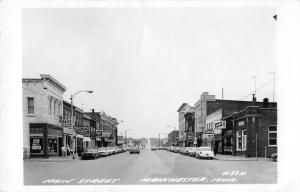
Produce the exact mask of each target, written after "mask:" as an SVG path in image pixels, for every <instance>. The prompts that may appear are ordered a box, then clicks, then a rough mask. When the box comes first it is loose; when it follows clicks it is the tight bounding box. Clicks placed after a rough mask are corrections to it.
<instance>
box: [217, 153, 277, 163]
mask: <svg viewBox="0 0 300 192" xmlns="http://www.w3.org/2000/svg"><path fill="white" fill-rule="evenodd" d="M215 159H216V160H221V161H256V158H255V157H245V156H233V155H221V154H217V155H216V156H215ZM257 160H258V161H273V160H272V159H271V158H264V157H258V158H257Z"/></svg>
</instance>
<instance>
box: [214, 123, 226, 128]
mask: <svg viewBox="0 0 300 192" xmlns="http://www.w3.org/2000/svg"><path fill="white" fill-rule="evenodd" d="M215 128H216V129H225V128H226V121H215Z"/></svg>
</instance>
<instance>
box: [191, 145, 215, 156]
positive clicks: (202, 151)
mask: <svg viewBox="0 0 300 192" xmlns="http://www.w3.org/2000/svg"><path fill="white" fill-rule="evenodd" d="M195 157H197V158H206V159H213V158H214V157H215V154H214V152H213V151H212V150H211V148H210V147H199V148H198V149H197V150H196V155H195Z"/></svg>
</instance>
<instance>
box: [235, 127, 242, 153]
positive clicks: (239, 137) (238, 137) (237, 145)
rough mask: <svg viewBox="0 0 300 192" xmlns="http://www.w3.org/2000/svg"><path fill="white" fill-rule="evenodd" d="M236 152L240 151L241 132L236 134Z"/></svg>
mask: <svg viewBox="0 0 300 192" xmlns="http://www.w3.org/2000/svg"><path fill="white" fill-rule="evenodd" d="M236 150H237V151H241V150H242V134H241V131H237V132H236Z"/></svg>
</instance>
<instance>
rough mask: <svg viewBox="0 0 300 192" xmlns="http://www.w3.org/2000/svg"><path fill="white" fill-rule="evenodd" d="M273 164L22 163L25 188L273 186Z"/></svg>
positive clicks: (156, 158)
mask: <svg viewBox="0 0 300 192" xmlns="http://www.w3.org/2000/svg"><path fill="white" fill-rule="evenodd" d="M276 170H277V163H276V162H272V161H266V160H260V161H223V160H203V159H201V160H200V159H196V158H194V157H189V156H184V155H181V154H177V153H172V152H169V151H149V150H142V151H141V153H140V154H129V152H125V153H120V154H116V155H113V156H108V157H103V158H100V159H96V160H80V159H76V160H71V161H58V162H55V161H53V162H51V161H49V162H41V161H31V160H25V161H24V184H25V185H49V184H64V185H65V184H71V185H76V184H80V185H82V184H185V183H186V184H218V183H220V184H224V183H226V184H233V183H239V184H241V183H247V184H251V183H276V180H277V171H276Z"/></svg>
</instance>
